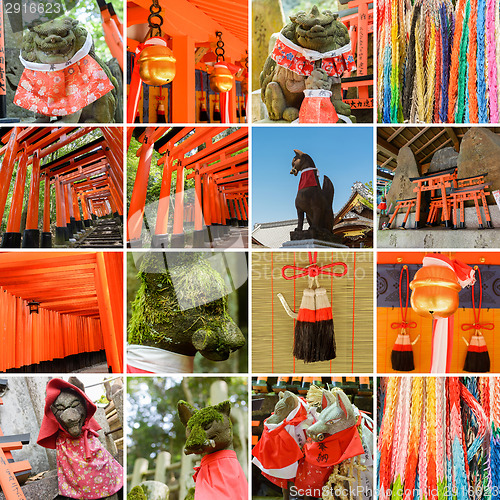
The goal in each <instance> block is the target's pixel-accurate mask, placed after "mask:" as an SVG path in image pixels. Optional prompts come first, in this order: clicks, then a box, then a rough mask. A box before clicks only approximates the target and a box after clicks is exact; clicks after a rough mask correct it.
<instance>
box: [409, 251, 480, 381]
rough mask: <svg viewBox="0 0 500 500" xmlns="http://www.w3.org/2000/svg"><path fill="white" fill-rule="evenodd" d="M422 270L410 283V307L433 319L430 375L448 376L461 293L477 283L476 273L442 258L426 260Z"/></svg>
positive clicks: (459, 263) (465, 266)
mask: <svg viewBox="0 0 500 500" xmlns="http://www.w3.org/2000/svg"><path fill="white" fill-rule="evenodd" d="M422 266H423V267H421V268H420V269H419V270H418V271H417V272H416V274H415V277H414V278H413V281H412V282H411V283H410V288H411V290H412V291H413V293H412V295H411V307H412V309H413V310H414V311H415V312H416V313H417V314H418V315H419V316H424V317H432V318H433V320H434V321H433V325H432V356H431V373H446V372H449V369H450V364H451V350H452V344H453V315H454V313H455V311H456V310H457V309H458V292H459V291H460V290H461V289H462V288H463V287H465V286H470V285H472V284H473V283H474V281H475V278H474V270H473V269H472V268H471V267H470V266H468V265H467V264H464V263H463V262H460V261H458V260H450V259H448V257H445V256H444V255H440V254H432V255H428V256H426V257H424V259H423V261H422Z"/></svg>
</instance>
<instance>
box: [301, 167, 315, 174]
mask: <svg viewBox="0 0 500 500" xmlns="http://www.w3.org/2000/svg"><path fill="white" fill-rule="evenodd" d="M310 170H318V169H317V168H316V167H309V168H305V169H304V170H301V171H300V173H301V174H303V173H304V172H309V171H310Z"/></svg>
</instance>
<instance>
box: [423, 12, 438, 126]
mask: <svg viewBox="0 0 500 500" xmlns="http://www.w3.org/2000/svg"><path fill="white" fill-rule="evenodd" d="M429 21H430V42H429V51H428V52H427V54H428V55H427V64H426V72H427V78H426V83H427V93H426V99H425V101H426V102H425V121H426V122H427V123H432V115H433V111H434V97H435V90H436V89H435V88H434V85H435V82H436V25H435V24H434V21H433V20H432V19H429Z"/></svg>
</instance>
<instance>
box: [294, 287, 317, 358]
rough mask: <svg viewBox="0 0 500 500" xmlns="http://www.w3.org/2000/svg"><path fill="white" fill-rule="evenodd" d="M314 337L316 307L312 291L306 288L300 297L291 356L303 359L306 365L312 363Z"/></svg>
mask: <svg viewBox="0 0 500 500" xmlns="http://www.w3.org/2000/svg"><path fill="white" fill-rule="evenodd" d="M315 336H316V307H315V301H314V290H312V289H311V288H306V289H305V290H304V293H303V295H302V302H301V303H300V309H299V313H298V316H297V321H296V323H295V340H294V345H293V355H294V356H295V357H296V358H297V359H303V360H304V361H305V362H306V363H310V362H312V361H313V357H314V356H313V351H312V345H313V341H314V337H315Z"/></svg>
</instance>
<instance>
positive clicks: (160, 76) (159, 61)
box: [136, 45, 175, 87]
mask: <svg viewBox="0 0 500 500" xmlns="http://www.w3.org/2000/svg"><path fill="white" fill-rule="evenodd" d="M136 63H137V64H139V75H140V77H141V80H142V81H143V82H144V83H145V84H146V85H151V86H153V87H160V86H162V85H166V84H167V83H170V82H171V81H172V80H173V79H174V77H175V57H174V54H173V53H172V51H171V50H170V49H169V48H168V47H164V46H162V45H149V46H147V47H145V48H144V49H143V50H142V52H141V53H140V54H139V57H138V58H137V62H136Z"/></svg>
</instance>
